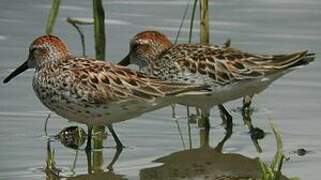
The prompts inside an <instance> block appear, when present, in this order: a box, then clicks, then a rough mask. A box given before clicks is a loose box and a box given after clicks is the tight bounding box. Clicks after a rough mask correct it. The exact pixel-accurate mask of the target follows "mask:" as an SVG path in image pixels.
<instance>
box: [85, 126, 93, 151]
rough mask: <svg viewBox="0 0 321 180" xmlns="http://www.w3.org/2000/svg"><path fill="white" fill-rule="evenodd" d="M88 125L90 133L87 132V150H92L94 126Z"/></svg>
mask: <svg viewBox="0 0 321 180" xmlns="http://www.w3.org/2000/svg"><path fill="white" fill-rule="evenodd" d="M87 127H88V134H87V145H86V148H85V150H86V151H90V150H91V140H92V133H93V126H92V125H87Z"/></svg>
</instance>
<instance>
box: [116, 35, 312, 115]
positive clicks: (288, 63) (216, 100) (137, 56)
mask: <svg viewBox="0 0 321 180" xmlns="http://www.w3.org/2000/svg"><path fill="white" fill-rule="evenodd" d="M129 47H130V50H129V53H128V55H127V56H126V57H125V58H124V59H123V60H122V61H120V62H119V63H118V64H120V65H128V64H136V65H138V66H139V68H140V70H141V71H143V72H145V73H148V74H149V75H152V76H155V77H158V78H160V79H162V80H168V81H171V82H181V83H191V84H194V85H209V86H210V87H211V89H212V93H211V95H197V96H194V97H197V100H196V99H195V98H186V99H185V100H184V101H183V102H181V103H182V104H186V105H191V106H196V107H200V108H201V109H202V111H203V112H209V110H210V108H211V107H213V106H214V105H218V104H222V103H224V102H227V101H230V100H234V99H238V98H241V97H245V96H253V95H254V94H257V93H259V92H261V91H262V90H264V89H265V88H267V87H268V86H269V84H270V83H271V82H273V81H274V80H276V79H278V78H279V77H281V76H282V75H284V74H286V73H288V72H290V71H291V70H293V69H294V68H295V67H297V66H301V65H306V64H308V63H310V62H311V61H313V60H314V54H313V53H308V51H301V52H295V53H292V54H280V55H256V54H250V53H246V52H242V51H240V50H238V49H234V48H231V47H229V46H211V45H201V44H177V45H173V44H172V43H171V41H170V40H169V39H168V38H167V37H166V36H165V35H164V34H162V33H159V32H157V31H144V32H141V33H138V34H136V35H135V36H134V37H133V38H132V39H131V40H130V42H129ZM247 103H250V102H247ZM226 113H227V112H226Z"/></svg>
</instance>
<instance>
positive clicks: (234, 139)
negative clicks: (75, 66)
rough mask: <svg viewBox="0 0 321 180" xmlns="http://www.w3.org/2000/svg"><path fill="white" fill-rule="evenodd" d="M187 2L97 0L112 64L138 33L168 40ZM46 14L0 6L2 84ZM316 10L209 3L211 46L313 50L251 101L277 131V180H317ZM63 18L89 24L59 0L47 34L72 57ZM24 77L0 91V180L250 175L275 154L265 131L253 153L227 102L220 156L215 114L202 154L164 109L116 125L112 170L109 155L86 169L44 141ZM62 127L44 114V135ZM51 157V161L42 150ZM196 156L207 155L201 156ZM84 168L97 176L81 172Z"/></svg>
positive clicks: (83, 161) (79, 157)
mask: <svg viewBox="0 0 321 180" xmlns="http://www.w3.org/2000/svg"><path fill="white" fill-rule="evenodd" d="M185 4H186V2H185V1H171V0H167V1H159V0H158V1H138V0H130V1H129V0H128V1H125V0H124V1H108V2H105V8H106V15H107V22H106V24H107V54H108V58H109V59H112V60H113V62H117V61H118V60H119V59H121V58H122V57H123V56H124V55H125V54H126V53H127V48H128V44H127V43H128V39H129V38H130V37H131V36H132V35H133V34H135V33H136V32H138V31H142V30H145V29H155V30H160V31H162V32H163V33H165V34H167V35H168V36H170V37H171V38H172V39H174V38H175V35H176V32H177V28H178V26H179V23H180V19H181V17H182V14H183V12H184V8H185ZM49 7H50V2H49V1H40V0H35V1H33V2H32V3H30V2H29V3H26V2H25V1H24V0H16V1H9V0H3V1H1V2H0V9H1V11H0V27H1V28H0V54H1V64H0V78H1V79H3V78H4V77H5V76H6V75H7V74H8V73H9V72H10V71H12V70H13V68H14V67H16V65H17V64H20V63H21V62H22V61H24V60H25V58H27V57H26V56H27V52H28V45H29V43H30V41H31V40H32V39H33V38H35V37H36V36H38V35H40V34H42V33H43V32H44V27H45V21H46V18H47V12H48V8H49ZM320 9H321V2H319V1H318V0H307V1H299V0H291V1H290V0H281V1H276V0H265V1H251V0H242V1H239V0H231V1H223V0H217V1H215V2H214V3H213V2H211V3H210V10H211V12H210V13H211V16H210V17H211V37H212V42H213V39H215V42H217V43H221V42H223V41H224V40H225V39H226V38H231V39H232V46H234V47H237V48H240V49H243V50H247V51H250V52H258V53H270V52H273V53H281V52H291V51H296V50H301V49H310V50H311V51H314V52H315V53H317V59H316V62H315V63H313V64H311V65H309V66H307V67H305V68H301V69H298V70H296V71H294V72H292V73H290V74H288V75H286V76H285V77H283V78H281V79H280V80H278V81H276V82H275V83H273V84H272V85H271V86H270V88H269V89H267V90H266V91H264V92H263V93H261V94H260V95H258V96H256V97H255V99H254V104H253V105H254V107H255V111H254V113H253V116H252V119H253V120H254V124H255V126H258V127H260V128H262V129H264V130H265V131H266V132H272V131H271V128H270V124H269V119H271V120H272V121H273V122H275V123H276V125H277V127H278V129H279V130H280V132H281V134H282V137H283V141H284V150H285V154H286V155H287V156H289V160H288V161H286V162H285V163H284V167H283V174H284V175H286V176H288V177H293V176H297V177H301V178H302V179H315V180H317V179H319V170H320V168H319V167H320V165H321V163H320V162H321V154H320V153H321V152H320V151H321V142H320V137H321V132H320V129H321V123H320V122H319V121H320V116H321V104H320V103H321V93H320V89H321V80H320V76H321V73H320V70H319V69H320V68H321V63H320V61H319V59H320V58H319V57H320V55H321V54H320V47H321V31H320V29H321V20H320V17H321V11H320ZM69 16H71V17H82V18H90V17H91V3H90V2H87V1H83V2H79V1H75V0H71V1H63V2H62V7H61V11H60V15H59V19H58V22H57V26H56V29H55V33H56V34H57V35H58V36H60V37H62V38H63V39H64V40H65V41H66V43H68V44H69V46H70V48H71V49H72V51H73V53H74V54H78V55H80V54H81V47H80V40H79V36H78V34H77V33H76V31H75V29H73V28H72V27H71V26H70V25H69V24H67V23H66V22H65V18H66V17H69ZM213 17H214V18H213ZM196 23H198V21H196ZM197 27H198V26H197V25H196V28H197ZM84 31H85V32H86V41H87V47H88V48H87V52H88V54H89V55H90V56H93V53H94V52H93V41H92V28H91V27H85V28H84ZM197 33H198V31H197V30H195V31H194V35H195V36H194V41H198V38H197ZM187 34H188V23H186V24H185V25H184V27H183V33H182V38H181V41H186V40H187V38H186V37H187ZM32 75H33V74H32V72H31V71H28V72H26V73H24V74H23V75H21V76H20V77H18V78H16V79H15V80H13V81H12V82H10V83H9V84H7V85H3V84H1V85H0V86H1V87H0V100H1V101H0V144H1V145H0V179H44V178H46V177H48V179H50V178H51V179H53V178H57V176H56V175H57V174H59V176H60V177H69V178H70V179H84V178H94V177H95V178H97V179H98V178H102V179H103V178H105V179H106V178H113V179H150V177H158V178H159V179H169V178H174V177H177V178H181V179H184V178H190V177H194V178H206V177H219V176H222V175H230V176H233V175H235V176H236V175H239V176H240V177H247V176H250V175H252V176H254V177H255V176H257V173H258V169H257V168H258V167H257V165H258V164H257V161H256V160H255V159H254V158H255V157H260V158H261V159H263V160H264V161H265V162H267V163H269V162H270V161H271V159H272V158H273V155H274V153H275V150H276V146H275V141H274V137H273V135H271V134H268V135H267V136H266V137H265V138H264V139H263V140H261V141H260V145H261V147H262V148H263V153H257V152H256V149H255V147H254V146H253V143H252V142H251V140H250V137H249V135H248V133H247V128H246V127H245V126H243V124H242V116H241V114H240V112H239V111H238V110H237V109H238V107H239V106H240V101H234V102H230V103H228V104H226V107H227V108H228V109H229V110H230V111H231V113H232V115H233V117H234V124H235V125H234V129H233V131H234V133H233V134H232V136H231V138H229V139H228V140H227V141H226V142H225V144H224V146H223V147H222V150H221V151H222V152H223V154H222V153H219V152H220V151H217V149H216V150H215V149H214V148H215V147H216V146H217V144H218V143H219V142H220V141H221V140H222V139H223V137H224V135H225V131H224V128H223V127H222V126H221V125H220V123H221V120H220V117H219V114H218V111H217V109H215V108H214V109H213V110H212V115H211V132H210V135H209V138H210V139H209V145H210V146H211V148H205V150H204V147H202V148H201V147H200V139H202V136H200V129H199V128H198V127H197V125H196V124H190V129H191V133H190V134H191V136H189V133H188V129H189V128H188V124H187V118H186V110H185V108H184V107H181V106H178V107H177V108H176V114H177V118H176V119H173V118H172V117H171V109H170V108H163V109H161V110H158V111H155V112H151V113H148V114H145V115H143V116H141V117H139V118H136V119H132V120H130V121H126V122H123V123H119V124H115V129H116V131H117V132H118V133H119V136H120V138H121V139H122V141H123V143H124V144H125V145H126V148H125V149H124V151H123V152H122V153H121V154H120V158H119V159H118V161H116V162H115V163H114V164H113V170H112V171H111V170H110V169H109V170H108V169H107V166H108V165H109V164H110V162H111V161H112V159H113V157H114V154H115V149H113V148H104V149H103V150H101V151H97V152H96V159H95V160H94V163H88V160H87V157H86V154H85V153H84V152H83V151H75V150H73V149H70V148H67V147H65V146H63V145H62V144H61V143H59V142H58V141H50V142H48V139H47V138H46V137H45V133H44V128H43V127H44V122H45V119H46V117H47V115H48V113H49V111H48V110H47V109H46V108H45V107H44V106H43V105H42V104H41V103H40V102H39V101H38V99H37V98H36V96H35V95H34V93H33V90H32V87H31V77H32ZM193 113H194V112H193ZM70 125H71V123H69V122H68V121H66V120H64V119H62V118H61V117H58V116H56V115H55V114H52V115H51V118H50V120H49V122H48V133H49V135H55V134H57V133H58V132H59V131H60V130H61V129H63V128H64V127H66V126H70ZM178 127H179V128H178ZM180 132H181V134H180ZM48 145H50V146H48ZM113 145H114V144H113V141H112V140H111V138H108V139H107V140H105V144H104V146H106V147H112V146H113ZM190 148H192V149H190ZM299 148H304V149H306V150H308V151H311V152H310V153H307V154H306V155H305V156H298V155H296V154H295V153H293V151H294V150H296V149H299ZM213 149H214V150H213ZM53 151H54V152H55V153H54V156H53V155H52V153H48V152H53ZM204 154H206V155H208V156H209V157H210V158H208V159H207V158H204ZM48 158H49V159H50V158H51V160H53V159H54V161H55V166H52V163H51V164H50V163H49V165H50V167H52V168H51V171H48V169H47V170H46V168H45V167H46V161H47V162H50V161H48ZM51 162H52V161H51ZM222 164H224V165H222ZM90 168H92V171H93V172H95V173H93V174H88V171H89V170H90ZM248 169H251V171H250V170H248ZM244 172H248V173H249V174H244ZM215 173H216V174H215ZM237 173H239V174H237Z"/></svg>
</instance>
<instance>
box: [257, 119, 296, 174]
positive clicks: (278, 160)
mask: <svg viewBox="0 0 321 180" xmlns="http://www.w3.org/2000/svg"><path fill="white" fill-rule="evenodd" d="M271 127H272V130H273V134H274V136H275V140H276V147H277V150H276V153H275V155H274V158H273V160H272V162H271V164H270V165H267V164H264V163H263V162H262V161H261V160H259V163H260V168H261V173H262V178H261V179H262V180H279V179H280V178H281V169H282V165H283V161H284V159H285V156H284V153H283V143H282V138H281V135H280V133H279V132H278V130H277V128H276V127H275V125H274V124H273V123H271ZM290 179H292V180H298V179H299V178H297V177H294V178H290Z"/></svg>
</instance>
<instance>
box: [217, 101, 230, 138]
mask: <svg viewBox="0 0 321 180" xmlns="http://www.w3.org/2000/svg"><path fill="white" fill-rule="evenodd" d="M218 108H219V110H220V115H221V118H222V121H223V122H222V124H223V125H224V126H225V130H226V132H227V133H232V130H233V117H232V116H231V114H230V113H229V112H228V111H227V110H226V109H225V107H224V106H223V104H219V105H218Z"/></svg>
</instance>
